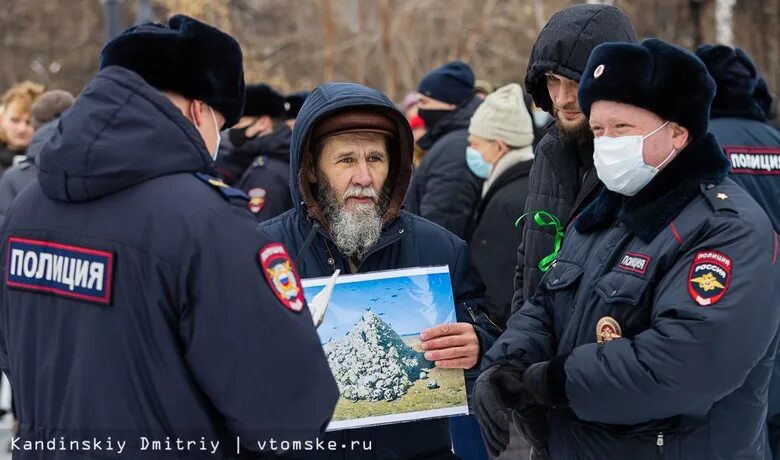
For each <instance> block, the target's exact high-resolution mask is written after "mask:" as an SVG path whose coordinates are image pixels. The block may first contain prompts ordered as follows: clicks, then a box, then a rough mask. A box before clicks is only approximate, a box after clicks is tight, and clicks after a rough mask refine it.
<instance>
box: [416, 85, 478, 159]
mask: <svg viewBox="0 0 780 460" xmlns="http://www.w3.org/2000/svg"><path fill="white" fill-rule="evenodd" d="M481 103H482V99H480V98H478V97H473V98H471V99H469V100H468V101H466V102H464V103H463V104H461V105H460V106H458V107H457V108H456V109H455V110H453V111H452V112H450V113H448V114H447V115H445V116H444V117H442V119H441V120H439V122H438V123H436V124H435V125H433V126H430V127H428V131H427V132H426V133H425V136H423V137H421V138H420V140H419V141H417V145H419V146H420V147H421V148H422V149H424V150H429V149H430V148H431V147H433V144H435V143H436V142H437V141H438V140H439V139H441V138H442V137H443V136H444V135H446V134H447V133H451V132H452V131H457V130H459V129H468V128H469V124H470V123H471V117H472V116H473V115H474V112H476V111H477V107H479V104H481Z"/></svg>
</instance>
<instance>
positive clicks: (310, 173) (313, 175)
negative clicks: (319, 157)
mask: <svg viewBox="0 0 780 460" xmlns="http://www.w3.org/2000/svg"><path fill="white" fill-rule="evenodd" d="M312 156H313V155H312V153H311V152H308V153H307V155H306V162H305V163H306V164H304V165H303V167H304V168H305V171H306V180H308V181H309V183H310V184H314V183H316V182H317V172H316V166H315V165H314V163H313V162H312Z"/></svg>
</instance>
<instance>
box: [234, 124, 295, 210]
mask: <svg viewBox="0 0 780 460" xmlns="http://www.w3.org/2000/svg"><path fill="white" fill-rule="evenodd" d="M290 136H292V131H291V130H290V128H289V127H288V126H287V125H286V124H282V125H280V126H279V127H278V128H277V129H276V130H275V131H274V132H273V133H271V134H269V135H267V136H263V137H259V138H256V139H252V140H250V141H248V142H247V143H246V144H244V145H242V146H241V149H243V150H253V151H254V152H256V155H257V157H256V158H255V160H254V161H253V162H252V164H251V165H250V166H249V168H248V169H247V170H246V171H245V172H244V175H243V176H242V177H241V180H240V181H239V182H238V186H237V187H238V188H240V189H241V190H243V191H244V193H246V194H247V195H249V204H248V209H249V212H251V213H252V214H253V215H254V216H255V218H256V219H257V221H258V222H262V221H264V220H268V219H271V218H273V217H276V216H278V215H279V214H281V213H283V212H285V211H287V210H288V209H292V201H291V198H290Z"/></svg>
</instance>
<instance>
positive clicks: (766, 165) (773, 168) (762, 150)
mask: <svg viewBox="0 0 780 460" xmlns="http://www.w3.org/2000/svg"><path fill="white" fill-rule="evenodd" d="M723 150H725V151H726V156H728V158H729V161H730V162H731V172H732V173H734V174H757V175H778V174H780V148H776V147H736V146H726V147H724V149H723Z"/></svg>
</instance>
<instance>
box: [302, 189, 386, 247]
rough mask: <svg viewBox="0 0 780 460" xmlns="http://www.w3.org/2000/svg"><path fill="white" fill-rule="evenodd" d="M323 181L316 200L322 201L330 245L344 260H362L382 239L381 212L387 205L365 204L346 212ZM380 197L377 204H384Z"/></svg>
mask: <svg viewBox="0 0 780 460" xmlns="http://www.w3.org/2000/svg"><path fill="white" fill-rule="evenodd" d="M322 179H323V178H320V180H319V181H318V182H317V189H318V196H319V197H320V200H321V201H325V206H324V207H323V209H324V214H325V219H326V221H327V223H328V227H329V228H330V235H331V237H332V238H333V243H335V244H336V247H337V248H338V249H339V252H341V254H343V255H344V256H346V257H354V258H356V259H358V260H363V258H364V257H365V256H366V254H367V253H368V251H369V250H370V249H371V248H372V247H374V245H375V244H376V243H377V241H379V237H380V236H381V235H382V215H383V214H384V211H383V209H382V208H385V207H386V205H377V204H375V203H366V204H359V205H355V206H352V209H351V210H348V209H347V208H346V207H345V205H343V204H341V203H339V202H338V199H337V198H336V196H335V194H334V193H333V191H332V189H331V188H330V186H329V184H328V183H327V182H326V181H324V180H322ZM381 195H382V196H380V198H379V202H380V203H385V202H386V201H387V199H386V198H385V197H384V196H383V195H384V194H381Z"/></svg>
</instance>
